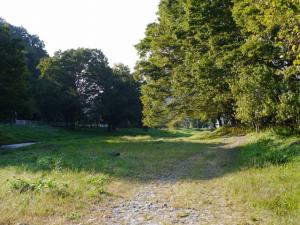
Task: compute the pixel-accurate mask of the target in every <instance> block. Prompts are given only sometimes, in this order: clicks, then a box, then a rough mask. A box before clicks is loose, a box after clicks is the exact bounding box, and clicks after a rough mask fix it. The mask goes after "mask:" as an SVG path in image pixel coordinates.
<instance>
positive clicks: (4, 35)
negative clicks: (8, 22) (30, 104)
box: [0, 25, 28, 121]
mask: <svg viewBox="0 0 300 225" xmlns="http://www.w3.org/2000/svg"><path fill="white" fill-rule="evenodd" d="M23 50H24V48H23V46H22V44H21V43H20V41H18V40H15V39H13V38H12V36H11V35H10V33H9V27H7V26H3V25H0V106H1V107H0V118H1V119H4V120H11V121H12V120H14V119H15V117H16V114H17V113H20V114H21V113H23V112H24V111H25V110H26V105H27V101H28V96H26V94H27V92H26V90H27V86H28V73H27V70H26V59H25V55H24V51H23Z"/></svg>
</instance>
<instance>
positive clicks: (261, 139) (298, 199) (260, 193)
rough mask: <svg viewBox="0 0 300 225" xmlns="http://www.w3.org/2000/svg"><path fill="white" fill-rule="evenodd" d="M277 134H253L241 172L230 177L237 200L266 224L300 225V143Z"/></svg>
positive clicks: (239, 165)
mask: <svg viewBox="0 0 300 225" xmlns="http://www.w3.org/2000/svg"><path fill="white" fill-rule="evenodd" d="M299 140H300V139H299V137H298V136H293V135H286V134H284V135H283V134H282V133H278V132H275V131H274V130H273V131H265V132H262V133H261V134H252V135H249V142H248V143H247V144H246V145H245V146H244V147H243V149H242V152H241V155H240V161H239V162H238V168H239V170H238V172H236V173H234V174H232V175H231V176H230V177H228V180H227V181H228V189H229V190H230V193H231V194H232V195H233V197H235V198H237V199H238V200H239V201H240V202H241V203H243V204H246V205H247V206H248V207H250V208H252V210H254V212H255V213H256V214H257V215H259V216H260V217H261V218H263V219H264V224H300V222H299V221H300V173H299V171H300V157H299V152H300V142H299Z"/></svg>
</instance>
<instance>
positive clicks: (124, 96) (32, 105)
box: [0, 19, 141, 129]
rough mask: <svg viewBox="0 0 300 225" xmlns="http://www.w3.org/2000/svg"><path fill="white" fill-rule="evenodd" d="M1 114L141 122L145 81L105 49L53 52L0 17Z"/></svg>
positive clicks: (5, 117)
mask: <svg viewBox="0 0 300 225" xmlns="http://www.w3.org/2000/svg"><path fill="white" fill-rule="evenodd" d="M0 58H1V60H0V81H1V82H0V102H1V108H0V119H1V120H2V121H10V122H14V120H16V119H17V118H19V119H27V120H28V119H29V120H36V121H44V122H64V123H65V125H66V126H67V127H73V128H74V127H75V126H76V125H77V124H85V125H86V124H88V125H91V124H93V125H95V124H96V125H97V126H98V125H99V124H106V125H108V127H109V128H110V129H115V128H117V127H132V126H134V127H140V126H141V103H140V100H139V98H140V94H139V93H140V91H139V89H140V85H139V83H138V82H136V81H135V80H134V79H133V76H132V74H131V72H130V69H129V68H128V67H127V66H125V65H123V64H118V65H115V66H114V67H113V68H111V67H110V66H109V64H108V60H107V58H106V57H105V55H104V54H103V53H102V52H101V50H97V49H84V48H79V49H76V50H74V49H71V50H67V51H64V52H62V51H58V52H56V53H55V55H54V56H53V57H49V56H48V54H47V52H46V50H45V46H44V43H43V41H41V40H40V39H39V37H37V36H35V35H31V34H29V33H28V32H27V31H26V29H24V28H22V27H15V26H13V25H10V24H8V23H6V22H5V21H4V20H3V19H1V20H0Z"/></svg>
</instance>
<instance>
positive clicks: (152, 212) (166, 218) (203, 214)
mask: <svg viewBox="0 0 300 225" xmlns="http://www.w3.org/2000/svg"><path fill="white" fill-rule="evenodd" d="M243 141H244V138H243V137H238V138H237V139H236V140H235V142H234V143H233V144H232V143H230V141H229V139H224V143H225V146H224V147H210V148H209V149H207V151H202V152H200V153H197V154H195V155H193V156H191V157H190V158H188V159H186V160H184V161H182V162H181V163H180V164H178V165H177V166H176V168H174V169H173V170H172V171H169V172H167V173H166V174H163V175H161V176H160V177H159V178H158V179H157V180H155V181H153V182H151V183H149V184H145V185H143V186H142V187H141V188H140V190H138V192H137V193H136V195H135V196H134V197H133V198H132V199H130V200H123V201H118V202H115V203H113V206H112V209H111V211H110V212H106V216H105V217H104V221H103V224H106V225H123V224H124V225H125V224H126V225H166V224H190V225H194V224H195V225H196V224H197V225H199V224H203V225H204V224H214V225H222V224H235V223H234V221H235V220H234V218H235V216H236V215H235V213H236V212H234V211H233V210H232V208H230V207H228V206H227V201H226V199H225V197H224V196H222V194H220V193H218V191H214V190H211V191H210V192H209V193H207V192H206V193H203V197H207V196H209V197H210V199H213V206H211V207H207V206H203V209H201V210H199V209H198V210H195V209H186V208H173V207H171V206H169V205H168V202H167V200H165V199H157V195H159V193H165V192H166V190H170V188H172V186H173V185H175V184H176V182H178V181H179V180H180V179H181V178H183V177H184V176H185V175H187V173H188V170H189V168H190V166H191V165H192V162H193V161H194V160H195V159H197V160H199V159H201V158H203V161H204V162H205V163H204V165H203V170H202V172H201V178H202V180H209V179H212V178H214V177H218V176H221V175H222V174H223V173H224V165H226V164H228V163H230V162H232V160H233V158H234V157H233V156H234V154H236V150H235V149H234V148H235V147H237V146H238V145H240V144H241V142H243ZM208 158H209V159H210V160H207V159H208Z"/></svg>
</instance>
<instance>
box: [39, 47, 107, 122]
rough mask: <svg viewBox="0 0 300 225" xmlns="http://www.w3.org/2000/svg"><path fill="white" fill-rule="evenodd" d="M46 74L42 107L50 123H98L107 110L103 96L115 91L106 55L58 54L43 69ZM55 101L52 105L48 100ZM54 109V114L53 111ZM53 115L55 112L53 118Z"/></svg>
mask: <svg viewBox="0 0 300 225" xmlns="http://www.w3.org/2000/svg"><path fill="white" fill-rule="evenodd" d="M39 69H40V70H41V73H42V79H41V81H40V82H41V86H40V87H41V90H40V92H41V96H40V98H39V106H40V109H41V111H42V113H43V116H44V118H45V119H47V120H53V119H55V118H60V119H61V118H63V120H64V121H65V123H66V126H71V127H75V123H76V122H77V121H79V120H80V119H81V118H86V117H90V118H91V117H92V114H95V113H96V114H98V117H97V118H95V117H94V116H93V117H92V118H93V119H95V120H96V121H97V122H99V120H100V119H101V118H100V116H101V111H102V110H103V108H102V107H103V104H102V101H103V98H102V96H103V95H104V93H106V92H107V91H108V90H109V89H110V87H111V83H112V81H111V77H112V75H111V73H112V72H111V69H110V67H109V65H108V61H107V59H106V57H105V56H104V54H103V53H102V52H101V51H100V50H97V49H83V48H80V49H77V50H68V51H65V52H56V53H55V55H54V56H53V57H52V58H47V59H44V60H43V61H42V62H41V64H40V65H39ZM51 99H55V101H52V102H51V103H50V104H52V105H48V104H49V102H48V100H51ZM49 108H50V110H49ZM49 112H51V113H50V114H49Z"/></svg>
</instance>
